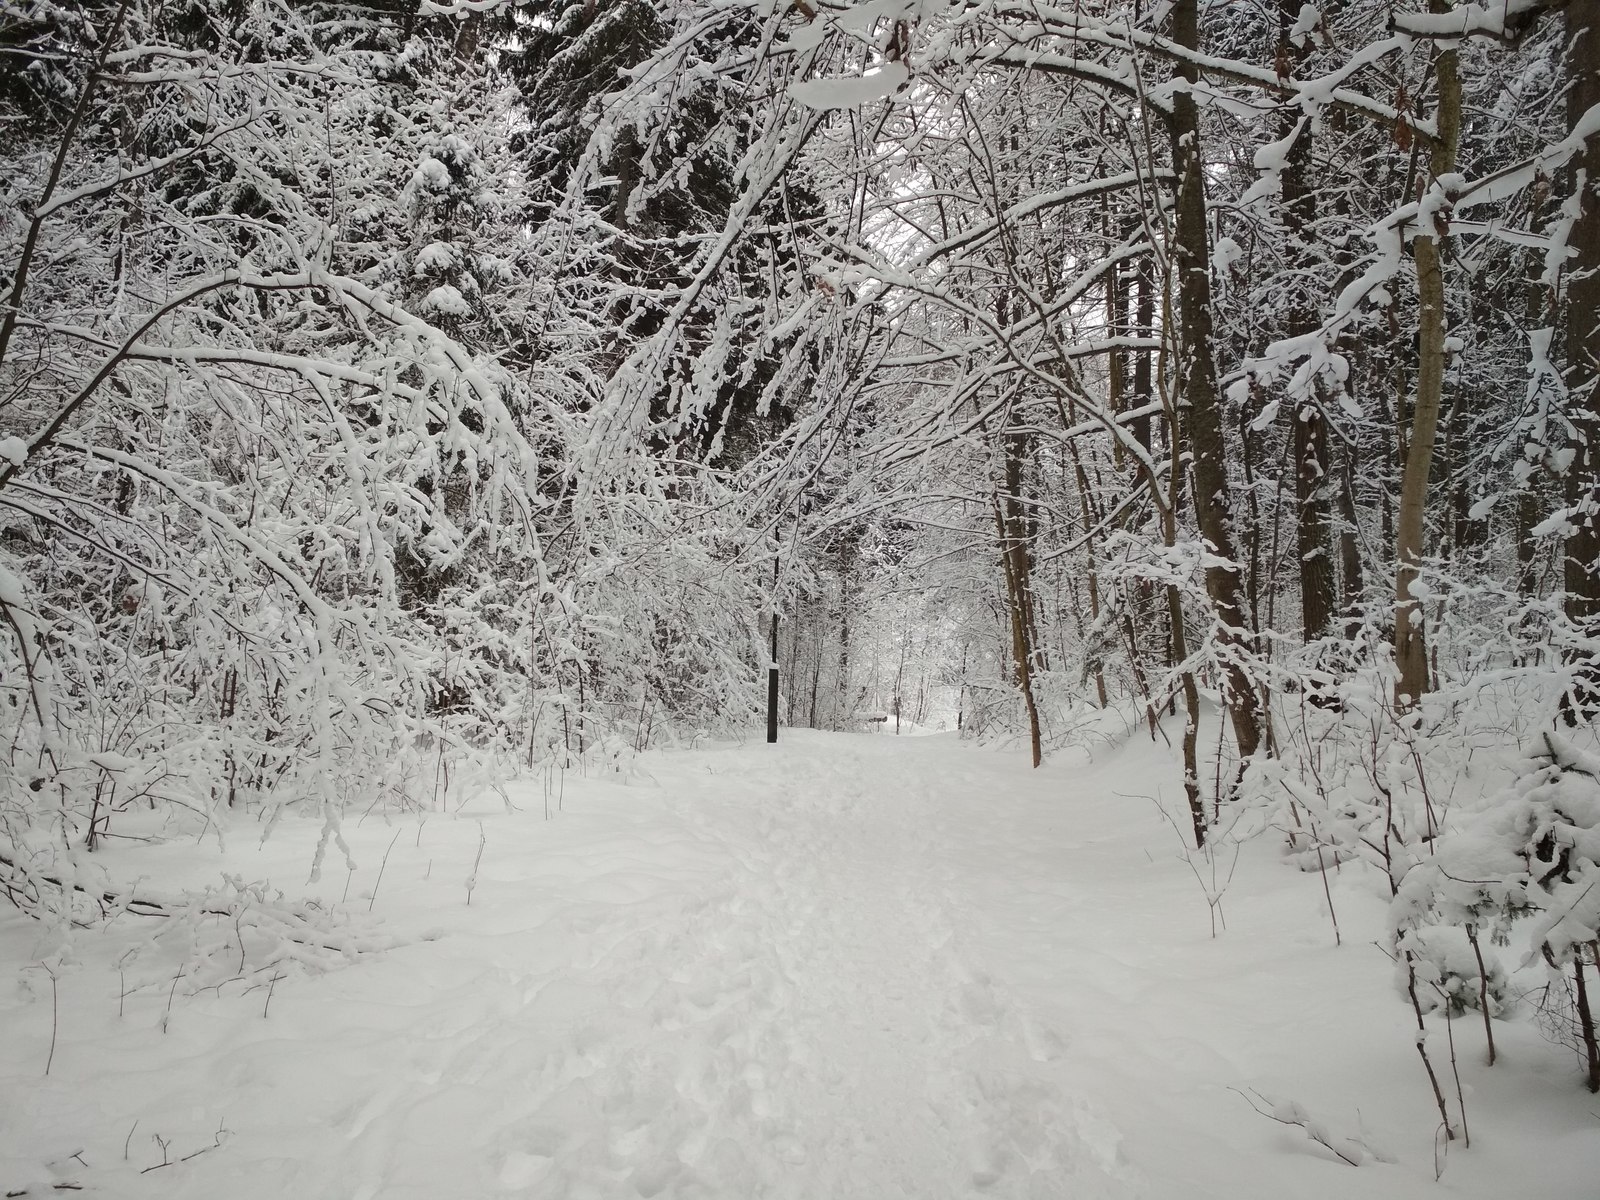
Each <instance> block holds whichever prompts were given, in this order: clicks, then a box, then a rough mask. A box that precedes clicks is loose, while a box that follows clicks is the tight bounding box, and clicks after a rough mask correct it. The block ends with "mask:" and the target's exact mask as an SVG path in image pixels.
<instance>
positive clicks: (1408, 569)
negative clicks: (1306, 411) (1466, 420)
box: [1394, 0, 1461, 708]
mask: <svg viewBox="0 0 1600 1200" xmlns="http://www.w3.org/2000/svg"><path fill="white" fill-rule="evenodd" d="M1429 8H1430V10H1431V11H1433V12H1447V11H1449V6H1448V5H1447V4H1443V3H1440V0H1433V2H1432V3H1431V4H1430V5H1429ZM1434 72H1435V75H1436V77H1437V80H1438V90H1439V103H1438V105H1437V108H1436V112H1435V119H1436V123H1437V126H1438V130H1439V136H1438V137H1437V138H1436V139H1435V141H1434V143H1433V151H1432V155H1431V158H1430V160H1429V169H1430V174H1431V178H1432V179H1438V178H1439V177H1440V176H1441V175H1447V174H1449V173H1450V172H1452V171H1454V170H1455V169H1456V141H1457V138H1458V136H1459V134H1460V130H1461V79H1460V75H1459V74H1458V72H1457V59H1456V51H1455V50H1453V49H1452V50H1441V51H1440V52H1439V54H1438V57H1437V58H1436V59H1435V60H1434ZM1430 182H1431V180H1430ZM1446 219H1447V215H1446V214H1442V213H1441V214H1437V215H1436V216H1429V215H1425V216H1424V217H1423V227H1422V228H1421V229H1420V230H1419V231H1418V233H1417V237H1416V242H1415V244H1414V248H1413V254H1414V256H1415V258H1416V264H1417V307H1418V327H1417V398H1416V404H1415V406H1414V407H1413V409H1412V413H1411V431H1410V436H1409V437H1408V438H1407V439H1406V443H1405V446H1406V454H1405V473H1404V474H1403V475H1402V477H1401V481H1400V511H1399V513H1398V514H1397V515H1396V520H1395V563H1396V570H1395V612H1394V657H1395V665H1396V666H1397V668H1398V669H1399V678H1398V679H1397V680H1396V681H1395V704H1396V706H1397V707H1399V708H1409V707H1411V706H1412V705H1414V704H1416V703H1417V701H1419V700H1420V699H1421V698H1422V697H1423V695H1424V694H1425V693H1426V692H1427V690H1428V647H1427V637H1426V633H1425V631H1424V628H1423V613H1422V603H1421V601H1419V600H1417V599H1416V598H1415V597H1414V596H1413V595H1412V593H1411V588H1412V585H1413V584H1415V583H1416V581H1417V578H1418V575H1419V572H1420V567H1421V564H1422V552H1423V548H1424V536H1425V533H1426V518H1427V502H1428V477H1429V475H1430V474H1431V473H1432V471H1433V451H1434V446H1435V444H1436V442H1437V441H1438V431H1439V409H1440V404H1441V402H1442V400H1443V396H1444V365H1445V333H1446V318H1445V296H1444V259H1443V249H1444V241H1445V230H1444V227H1443V222H1444V221H1445V220H1446Z"/></svg>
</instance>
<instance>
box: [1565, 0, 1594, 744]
mask: <svg viewBox="0 0 1600 1200" xmlns="http://www.w3.org/2000/svg"><path fill="white" fill-rule="evenodd" d="M1567 76H1568V79H1569V81H1570V90H1569V91H1568V92H1567V124H1568V128H1569V129H1570V128H1572V127H1573V126H1575V125H1576V124H1577V122H1578V119H1579V118H1580V117H1582V116H1583V114H1584V113H1585V112H1587V111H1588V110H1589V109H1590V108H1591V107H1593V106H1594V105H1596V104H1600V0H1573V2H1572V3H1571V4H1569V5H1568V7H1567ZM1571 169H1572V177H1573V184H1574V186H1575V187H1578V188H1579V189H1580V191H1579V196H1580V202H1581V205H1582V208H1581V212H1580V215H1579V217H1578V220H1577V222H1576V223H1575V224H1574V225H1573V228H1572V233H1571V235H1570V237H1569V239H1568V243H1567V244H1568V245H1569V246H1570V247H1571V249H1572V250H1573V251H1574V252H1575V253H1574V255H1573V257H1572V258H1570V259H1568V260H1567V265H1566V268H1565V270H1566V277H1567V327H1566V345H1567V355H1566V358H1567V361H1566V384H1567V404H1568V412H1569V414H1570V416H1571V420H1572V429H1573V435H1574V439H1575V441H1576V443H1577V444H1576V447H1575V449H1576V451H1577V454H1576V457H1575V458H1574V459H1573V461H1572V465H1571V467H1570V468H1569V469H1568V472H1567V504H1568V506H1569V509H1570V510H1571V514H1572V515H1571V517H1570V522H1571V532H1570V533H1569V534H1568V536H1567V544H1566V555H1565V563H1564V564H1563V565H1564V570H1563V575H1564V577H1565V584H1566V593H1567V595H1566V609H1567V616H1568V618H1570V619H1571V621H1572V623H1573V624H1574V625H1576V626H1577V627H1578V628H1580V629H1582V630H1584V631H1586V632H1591V633H1592V632H1593V631H1594V628H1595V623H1596V618H1597V617H1600V387H1597V383H1600V144H1597V140H1596V139H1595V138H1590V139H1589V140H1588V141H1587V142H1586V143H1585V145H1584V149H1583V152H1582V153H1581V154H1579V155H1578V156H1576V157H1575V158H1574V159H1573V160H1572V168H1571ZM1578 690H1579V694H1578V695H1577V696H1576V697H1574V699H1575V701H1576V703H1574V704H1573V705H1571V706H1570V708H1569V710H1568V716H1569V718H1570V719H1573V720H1577V719H1578V718H1579V717H1580V716H1581V717H1584V718H1587V717H1589V716H1592V715H1593V714H1594V713H1595V712H1596V711H1597V710H1600V677H1597V676H1596V674H1595V672H1594V671H1593V669H1592V668H1591V669H1588V670H1586V671H1585V673H1584V675H1583V678H1582V681H1581V684H1580V686H1579V689H1578Z"/></svg>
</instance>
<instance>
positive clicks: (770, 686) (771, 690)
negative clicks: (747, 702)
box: [767, 559, 778, 743]
mask: <svg viewBox="0 0 1600 1200" xmlns="http://www.w3.org/2000/svg"><path fill="white" fill-rule="evenodd" d="M777 740H778V560H777V559H773V560H772V649H771V651H770V653H769V655H768V658H767V741H768V742H769V743H771V742H776V741H777Z"/></svg>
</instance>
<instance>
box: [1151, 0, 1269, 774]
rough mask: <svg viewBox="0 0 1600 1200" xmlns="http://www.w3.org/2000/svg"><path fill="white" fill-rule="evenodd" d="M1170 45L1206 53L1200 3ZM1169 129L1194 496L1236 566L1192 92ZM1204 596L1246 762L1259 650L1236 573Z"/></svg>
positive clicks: (1192, 77) (1182, 17) (1213, 576)
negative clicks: (1248, 664) (1251, 660)
mask: <svg viewBox="0 0 1600 1200" xmlns="http://www.w3.org/2000/svg"><path fill="white" fill-rule="evenodd" d="M1172 38H1173V40H1174V41H1175V42H1177V43H1178V44H1179V45H1180V46H1185V47H1188V48H1190V49H1196V50H1197V49H1199V48H1200V30H1199V8H1198V5H1197V2H1196V0H1177V3H1176V4H1174V5H1173V8H1172ZM1179 74H1180V75H1181V76H1182V77H1183V78H1184V79H1186V80H1188V81H1189V82H1191V83H1192V82H1195V81H1196V80H1197V79H1198V72H1196V71H1195V70H1194V68H1192V67H1189V66H1183V67H1180V69H1179ZM1171 130H1172V157H1173V165H1174V168H1175V169H1176V171H1177V174H1178V204H1177V212H1176V217H1177V236H1178V244H1177V246H1176V247H1174V253H1173V265H1174V268H1175V270H1176V272H1177V279H1178V306H1179V327H1180V333H1181V338H1182V343H1181V349H1180V352H1179V355H1178V391H1179V396H1180V398H1181V400H1182V402H1183V403H1184V404H1185V405H1186V407H1187V409H1188V419H1187V422H1186V424H1187V427H1188V428H1187V433H1188V441H1189V449H1190V451H1191V453H1192V455H1193V471H1194V486H1193V488H1191V489H1190V490H1191V492H1192V493H1193V496H1194V509H1195V519H1196V521H1197V523H1198V524H1199V526H1200V534H1201V536H1202V537H1204V538H1205V539H1206V541H1207V542H1209V543H1210V545H1211V549H1212V551H1213V553H1215V554H1216V555H1217V556H1218V557H1219V558H1222V559H1224V560H1226V561H1227V562H1229V563H1230V564H1232V563H1234V562H1236V560H1237V554H1236V547H1235V545H1234V538H1233V521H1232V516H1231V511H1230V506H1229V498H1228V468H1227V460H1226V446H1225V443H1224V439H1223V421H1222V395H1221V390H1220V388H1219V386H1218V382H1217V366H1216V359H1215V357H1214V355H1213V351H1212V323H1211V276H1210V261H1211V237H1210V231H1209V230H1208V229H1207V228H1206V195H1205V170H1204V164H1203V161H1202V158H1201V154H1200V113H1199V109H1198V107H1197V106H1196V105H1195V102H1194V98H1193V97H1192V96H1191V95H1190V94H1189V93H1188V92H1187V91H1180V92H1179V93H1178V94H1177V95H1176V96H1174V97H1173V100H1172V120H1171ZM1174 432H1176V431H1174ZM1206 592H1207V594H1208V595H1209V596H1210V598H1211V606H1212V609H1213V611H1214V613H1215V615H1216V618H1217V622H1218V624H1219V626H1220V627H1221V629H1220V634H1219V637H1218V639H1217V640H1218V648H1219V649H1220V650H1221V652H1222V657H1223V664H1222V673H1223V684H1224V692H1225V699H1226V702H1227V706H1228V717H1229V721H1230V723H1231V724H1232V726H1233V737H1234V742H1235V744H1236V745H1237V746H1238V750H1239V758H1240V759H1241V761H1242V760H1244V759H1247V758H1249V757H1250V756H1251V755H1253V754H1254V753H1255V752H1256V751H1257V750H1258V749H1259V748H1260V746H1261V741H1262V712H1261V705H1260V700H1259V698H1258V696H1257V694H1256V689H1255V687H1254V685H1253V684H1252V683H1251V680H1250V676H1249V674H1248V672H1246V670H1245V669H1244V666H1243V663H1242V661H1241V660H1242V659H1245V658H1248V657H1249V656H1250V654H1251V653H1252V650H1253V647H1252V644H1251V634H1250V630H1249V627H1248V625H1247V623H1246V618H1245V612H1244V605H1243V588H1242V585H1241V581H1240V578H1239V571H1238V569H1237V567H1235V566H1231V565H1230V566H1226V567H1223V566H1212V567H1208V568H1207V569H1206ZM1176 636H1181V634H1176Z"/></svg>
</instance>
